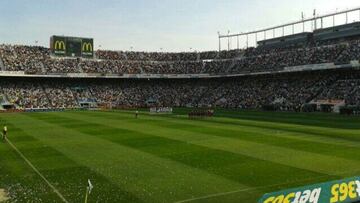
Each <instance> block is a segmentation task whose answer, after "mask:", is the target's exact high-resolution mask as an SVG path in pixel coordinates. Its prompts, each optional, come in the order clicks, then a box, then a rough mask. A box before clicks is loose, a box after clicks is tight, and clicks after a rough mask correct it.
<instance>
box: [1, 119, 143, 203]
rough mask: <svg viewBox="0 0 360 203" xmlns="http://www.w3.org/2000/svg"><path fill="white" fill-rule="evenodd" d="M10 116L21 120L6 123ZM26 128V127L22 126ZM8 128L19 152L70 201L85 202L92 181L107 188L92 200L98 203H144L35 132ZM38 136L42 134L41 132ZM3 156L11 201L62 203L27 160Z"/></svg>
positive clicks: (103, 188)
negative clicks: (111, 199) (115, 201)
mask: <svg viewBox="0 0 360 203" xmlns="http://www.w3.org/2000/svg"><path fill="white" fill-rule="evenodd" d="M8 116H10V117H16V120H17V121H19V120H20V119H19V118H18V116H17V115H16V114H9V115H7V116H5V119H6V117H8ZM3 119H4V117H3ZM20 123H21V122H20ZM22 124H24V123H23V122H22ZM7 125H8V128H9V139H11V140H13V143H15V144H16V146H17V147H18V148H19V150H20V151H21V152H22V153H23V154H24V155H25V156H26V157H27V158H28V159H29V160H30V162H31V163H32V164H33V165H35V166H36V168H37V169H39V171H40V172H41V174H43V175H44V176H45V177H46V179H48V180H49V181H50V182H51V183H52V184H53V185H54V186H55V187H56V188H57V189H59V190H60V192H61V193H62V194H63V195H64V196H65V198H66V199H67V200H68V201H70V202H82V201H83V199H84V191H85V188H86V185H87V179H88V178H91V179H92V180H93V181H94V182H97V183H101V184H102V185H103V187H101V188H98V190H96V191H94V193H93V195H94V197H93V198H92V200H94V201H100V202H104V201H108V200H109V199H108V196H109V195H112V196H113V197H114V198H116V197H118V200H120V201H119V202H128V201H132V202H141V201H140V200H138V199H137V198H136V197H135V196H133V195H131V194H130V193H127V192H125V191H123V190H122V189H121V188H119V187H118V186H117V185H115V184H112V183H111V182H109V181H108V180H107V179H106V178H104V177H102V176H100V175H99V174H96V173H94V172H93V171H91V170H89V168H87V167H84V166H81V165H79V164H77V163H76V162H74V161H73V160H71V159H69V158H68V157H67V156H65V155H64V154H62V153H60V152H59V151H57V150H55V149H54V148H51V147H49V146H46V145H44V144H43V143H42V142H40V141H39V140H38V139H36V138H34V137H31V136H29V135H28V133H29V134H31V132H34V131H32V130H28V131H23V130H22V129H20V128H18V127H16V126H19V125H17V124H16V125H14V124H13V123H12V122H7ZM25 126H26V125H25ZM36 132H37V133H38V131H36ZM24 141H25V142H24ZM5 146H6V145H5ZM0 150H1V148H0ZM8 151H9V152H12V153H14V152H13V150H11V149H8ZM0 153H1V154H5V155H6V156H3V155H2V156H1V158H3V159H1V158H0V160H1V166H3V168H4V170H5V169H6V171H1V172H2V173H1V174H2V177H4V176H5V177H9V180H4V179H3V178H1V179H0V185H1V183H3V184H5V186H3V187H2V188H6V189H9V190H10V191H9V192H10V195H11V197H12V198H11V201H14V202H15V201H19V202H29V201H30V202H58V201H59V198H58V197H57V196H56V195H53V194H54V193H53V192H52V190H51V189H49V187H48V186H47V185H46V184H45V183H44V182H43V181H42V180H41V178H40V177H39V176H38V175H37V174H35V173H34V172H33V171H32V170H31V169H30V168H29V167H27V165H25V162H24V160H22V159H21V158H20V157H19V156H18V155H17V154H15V155H14V156H10V157H12V159H7V158H8V155H9V153H2V151H0ZM0 168H1V167H0ZM19 168H20V169H22V168H26V171H25V172H24V170H18V169H19ZM29 174H31V175H29ZM114 191H116V193H115V194H116V195H114V194H112V193H113V192H114ZM121 200H122V201H121Z"/></svg>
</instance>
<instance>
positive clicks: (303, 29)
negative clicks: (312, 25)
mask: <svg viewBox="0 0 360 203" xmlns="http://www.w3.org/2000/svg"><path fill="white" fill-rule="evenodd" d="M303 32H305V22H304V21H303Z"/></svg>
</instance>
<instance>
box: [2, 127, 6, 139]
mask: <svg viewBox="0 0 360 203" xmlns="http://www.w3.org/2000/svg"><path fill="white" fill-rule="evenodd" d="M6 136H7V126H6V125H5V126H4V128H3V133H2V139H3V141H4V142H5V141H6Z"/></svg>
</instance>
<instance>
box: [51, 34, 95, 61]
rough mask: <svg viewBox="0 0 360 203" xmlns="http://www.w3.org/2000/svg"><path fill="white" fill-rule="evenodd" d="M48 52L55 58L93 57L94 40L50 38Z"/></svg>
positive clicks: (62, 37) (64, 37)
mask: <svg viewBox="0 0 360 203" xmlns="http://www.w3.org/2000/svg"><path fill="white" fill-rule="evenodd" d="M50 50H51V53H52V54H53V55H55V56H67V57H87V58H92V57H94V39H92V38H81V37H66V36H56V35H54V36H51V38H50Z"/></svg>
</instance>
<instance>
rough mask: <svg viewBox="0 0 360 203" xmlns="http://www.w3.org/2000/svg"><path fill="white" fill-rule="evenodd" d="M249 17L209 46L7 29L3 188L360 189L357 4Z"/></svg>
mask: <svg viewBox="0 0 360 203" xmlns="http://www.w3.org/2000/svg"><path fill="white" fill-rule="evenodd" d="M329 2H331V1H329ZM22 3H23V2H22ZM22 3H20V4H22ZM1 4H5V3H0V5H1ZM109 4H111V3H109ZM330 4H331V3H330ZM344 4H345V2H344ZM4 6H5V5H4ZM328 6H329V5H328ZM330 6H332V5H330ZM0 10H1V9H0ZM270 10H271V9H270ZM333 10H335V8H334V9H333ZM271 11H272V12H275V10H271ZM276 11H278V10H276ZM1 12H2V13H5V14H6V13H7V12H6V9H4V10H3V11H1ZM86 12H90V11H86ZM5 14H0V16H2V15H5ZM253 15H256V14H255V13H253ZM274 15H275V13H274ZM63 17H64V18H66V16H63ZM248 17H249V18H252V17H253V16H248ZM258 17H259V16H258ZM45 18H46V17H45ZM49 18H52V17H49ZM260 18H267V16H260ZM9 19H10V18H9ZM9 19H8V18H2V19H0V22H2V21H6V20H9ZM285 19H286V18H285ZM94 21H96V19H94ZM19 23H21V22H20V21H19ZM103 23H106V22H103ZM109 23H111V22H109ZM15 24H16V22H15ZM259 24H260V25H259V26H257V25H256V26H255V27H257V28H259V27H260V26H261V25H262V24H261V23H259ZM54 26H55V27H56V26H57V27H61V24H58V25H54ZM0 27H3V26H2V24H1V23H0ZM3 28H4V27H3ZM7 29H8V30H11V29H12V28H11V27H8V28H7ZM14 29H15V28H14ZM74 29H75V28H74ZM246 29H248V28H244V30H241V31H242V32H241V31H240V32H230V31H228V32H224V33H226V34H221V32H219V33H218V35H216V32H215V34H214V35H213V42H215V43H214V44H215V46H213V50H211V51H206V50H204V51H198V50H195V49H194V48H190V50H189V51H164V50H160V51H137V50H132V49H133V47H131V49H129V50H121V49H120V48H119V49H115V50H111V49H107V48H106V46H104V47H103V46H100V45H99V44H98V43H97V40H100V41H101V40H102V39H101V37H99V39H97V34H96V32H95V33H94V32H91V34H88V35H87V34H86V33H81V34H82V35H78V36H75V35H70V34H69V35H63V34H61V33H62V30H61V29H60V31H57V32H55V31H52V33H51V34H49V35H48V37H47V38H46V39H43V41H46V42H47V45H40V44H38V42H37V41H36V42H35V44H29V43H17V42H18V41H16V40H14V42H13V43H11V40H10V42H9V40H6V42H2V41H1V39H2V38H4V40H5V39H7V35H6V34H3V33H5V32H2V31H0V128H1V132H2V134H1V142H0V202H1V203H12V202H19V203H40V202H44V203H51V202H59V203H61V202H63V203H73V202H85V203H86V202H89V203H91V202H98V203H107V202H109V203H120V202H129V203H130V202H135V203H138V202H139V203H145V202H173V203H188V202H190V203H198V202H202V203H203V202H211V203H215V202H216V203H217V202H219V203H228V202H229V203H232V202H239V203H355V202H360V7H356V6H352V7H351V8H350V6H349V7H348V8H347V9H343V10H340V9H336V11H331V10H330V11H325V12H322V13H319V12H318V11H317V10H313V11H311V16H310V17H306V16H305V15H304V13H303V14H302V15H301V18H298V20H297V21H292V22H291V21H282V24H276V23H273V24H268V23H267V27H260V28H259V29H255V30H253V31H249V32H245V30H246ZM249 29H250V28H249ZM151 31H152V30H149V32H151ZM16 32H17V31H16ZM34 32H35V31H34ZM105 32H108V31H107V30H105ZM109 32H110V30H109ZM154 32H155V31H154ZM169 32H170V31H169ZM68 33H71V32H68ZM91 35H92V37H89V36H91ZM8 37H9V36H8ZM115 46H116V44H115Z"/></svg>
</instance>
